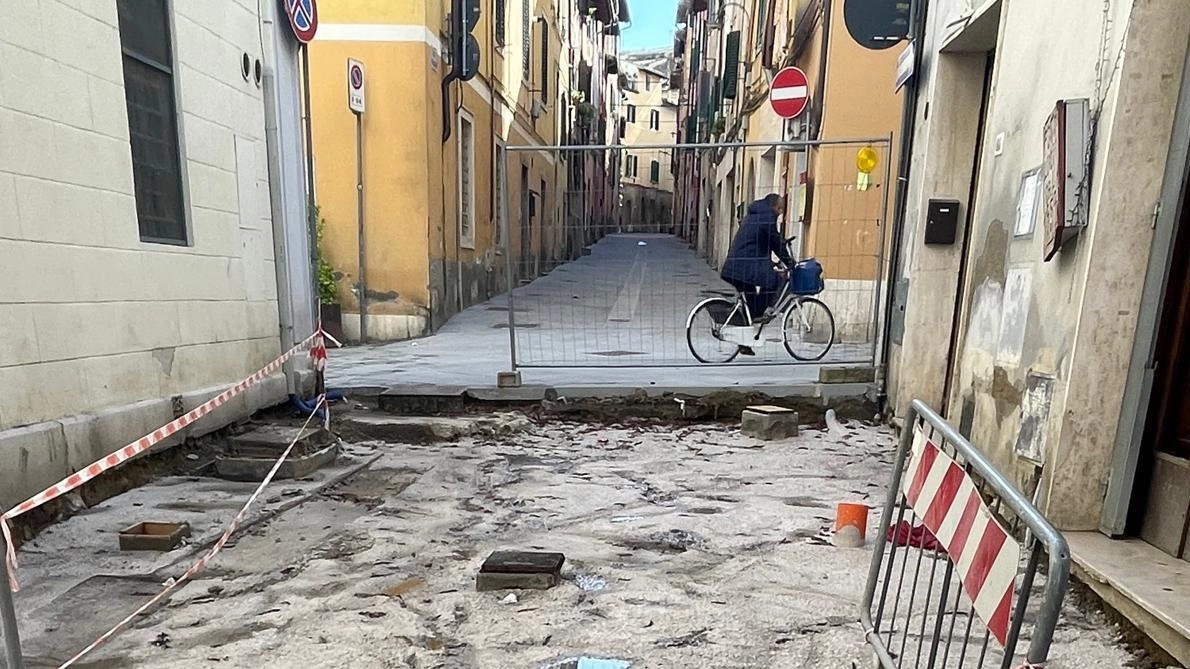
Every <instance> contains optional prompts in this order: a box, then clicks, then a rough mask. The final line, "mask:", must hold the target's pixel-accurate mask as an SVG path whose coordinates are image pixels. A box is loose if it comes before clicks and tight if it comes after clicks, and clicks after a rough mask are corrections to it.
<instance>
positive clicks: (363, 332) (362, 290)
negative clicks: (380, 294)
mask: <svg viewBox="0 0 1190 669" xmlns="http://www.w3.org/2000/svg"><path fill="white" fill-rule="evenodd" d="M355 191H356V208H357V209H356V218H357V220H358V223H359V339H360V342H361V343H363V344H366V343H368V325H367V323H368V280H367V275H368V273H367V260H366V259H365V253H364V249H365V246H364V115H363V114H360V113H358V112H357V113H356V115H355Z"/></svg>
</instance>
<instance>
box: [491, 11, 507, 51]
mask: <svg viewBox="0 0 1190 669" xmlns="http://www.w3.org/2000/svg"><path fill="white" fill-rule="evenodd" d="M494 2H495V4H496V7H495V14H496V44H498V45H499V46H504V45H506V44H508V1H507V0H494Z"/></svg>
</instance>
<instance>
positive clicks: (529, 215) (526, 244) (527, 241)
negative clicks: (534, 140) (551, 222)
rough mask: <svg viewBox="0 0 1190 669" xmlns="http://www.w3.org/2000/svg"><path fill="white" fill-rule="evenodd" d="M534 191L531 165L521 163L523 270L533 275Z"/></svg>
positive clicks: (525, 276) (523, 275)
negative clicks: (530, 171)
mask: <svg viewBox="0 0 1190 669" xmlns="http://www.w3.org/2000/svg"><path fill="white" fill-rule="evenodd" d="M532 198H533V192H532V190H530V188H529V166H528V165H525V164H522V165H521V272H520V278H521V279H527V278H529V277H531V276H532V275H533V274H532V271H531V270H532V268H533V202H532Z"/></svg>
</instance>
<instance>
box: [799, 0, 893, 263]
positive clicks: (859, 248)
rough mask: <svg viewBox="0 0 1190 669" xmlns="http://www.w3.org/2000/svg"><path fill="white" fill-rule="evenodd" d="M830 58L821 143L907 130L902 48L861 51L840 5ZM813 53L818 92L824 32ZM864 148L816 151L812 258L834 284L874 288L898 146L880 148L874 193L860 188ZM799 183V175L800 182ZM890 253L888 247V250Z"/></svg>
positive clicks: (810, 64)
mask: <svg viewBox="0 0 1190 669" xmlns="http://www.w3.org/2000/svg"><path fill="white" fill-rule="evenodd" d="M832 4H833V6H834V14H833V16H832V24H831V30H832V32H833V34H832V35H831V38H830V55H829V57H828V59H827V75H826V81H827V85H826V89H825V100H824V101H823V103H824V110H825V112H824V114H823V123H822V135H821V139H823V140H824V141H830V140H846V139H856V138H872V137H888V136H891V135H892V133H894V132H896V131H897V130H898V129H899V127H900V123H901V104H902V103H901V96H900V94H899V93H897V92H895V91H894V90H893V86H894V77H895V74H896V61H897V55H898V54H899V53H900V52H901V49H902V47H900V46H896V47H893V48H890V49H885V50H882V51H873V50H871V49H866V48H864V47H861V46H860V45H859V44H857V43H856V42H855V40H853V39H852V38H851V36H850V35H849V34H848V33H847V30H846V27H845V26H844V24H843V5H842V3H832ZM813 41H814V43H813V44H812V45H811V48H810V49H809V50H807V54H806V57H805V58H804V59H803V60H804V65H803V67H805V68H809V69H807V70H806V74H807V77H808V78H809V79H810V89H811V91H813V90H815V86H816V83H817V77H818V70H819V67H820V66H819V54H820V53H821V49H820V47H819V45H820V43H821V31H815V33H814V36H813ZM860 148H862V145H846V146H838V145H836V146H824V147H821V148H819V149H817V150H815V151H813V153H812V155H811V159H810V168H809V176H810V178H811V179H812V180H813V183H814V195H813V197H814V203H813V208H812V212H811V214H812V215H811V221H810V227H809V234H808V236H807V240H806V241H807V244H808V247H807V248H808V253H807V255H810V254H812V255H814V256H815V257H817V258H818V259H819V260H820V261H821V262H822V264H823V266H824V268H825V272H826V275H827V277H828V278H832V279H858V280H872V279H875V278H876V277H877V274H878V272H879V271H880V269H879V264H880V261H879V257H878V256H879V253H880V247H881V233H883V235H884V237H885V238H886V239H885V241H887V237H888V235H889V234H890V232H891V228H892V226H891V221H890V218H891V212H892V199H893V192H894V188H893V187H892V186H893V184H888V183H884V181H885V171H886V169H887V168H888V167H889V166H894V167H895V164H896V160H897V155H896V150H895V149H896V147H895V145H886V144H880V143H876V144H873V148H876V149H877V153H878V154H879V160H880V162H879V164H878V165H877V167H876V169H875V170H874V171H873V172H872V174H871V176H870V179H871V186H870V187H869V188H868V189H867V190H861V189H860V188H859V187H858V186H857V179H858V176H859V170H858V168H857V167H856V162H855V159H856V154H857V152H858V151H859V149H860ZM792 176H793V178H797V175H792ZM885 248H886V249H887V244H886V245H885Z"/></svg>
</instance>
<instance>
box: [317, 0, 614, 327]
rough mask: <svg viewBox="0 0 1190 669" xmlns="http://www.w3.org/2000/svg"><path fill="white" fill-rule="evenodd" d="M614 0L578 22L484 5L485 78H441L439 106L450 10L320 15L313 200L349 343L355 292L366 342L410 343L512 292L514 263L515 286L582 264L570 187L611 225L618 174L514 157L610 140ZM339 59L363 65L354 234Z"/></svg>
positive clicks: (510, 1)
mask: <svg viewBox="0 0 1190 669" xmlns="http://www.w3.org/2000/svg"><path fill="white" fill-rule="evenodd" d="M621 2H622V0H620V1H613V0H596V1H593V2H587V3H579V4H583V5H584V6H588V9H589V11H588V12H585V13H584V12H580V11H579V7H578V4H576V3H574V2H572V1H568V0H567V1H563V0H496V1H495V2H485V3H483V5H482V14H481V18H480V20H479V24H478V25H477V26H476V28H475V30H474V31H473V34H474V35H475V36H476V38H477V39H478V41H479V45H480V54H481V55H480V68H479V73H478V75H477V76H476V77H475V78H474V79H471V80H470V81H466V82H454V83H452V84H450V86H449V87H448V89H447V91H446V93H447V95H446V97H445V98H444V96H443V90H442V86H441V83H442V81H443V79H444V77H446V76H447V74H448V72H450V71H451V68H452V66H451V64H450V63H448V62H447V58H448V54H447V53H446V51H448V49H447V47H446V46H445V44H446V40H447V35H448V25H447V13H448V9H449V6H450V3H448V2H441V1H440V0H419V1H417V2H390V3H376V2H370V1H368V0H341V1H340V2H335V3H322V5H320V7H321V12H322V14H321V21H322V27H321V28H320V30H319V36H318V39H317V40H316V42H315V43H314V45H313V48H312V51H311V58H312V60H313V78H312V82H311V88H312V91H313V93H314V110H313V126H314V151H315V165H316V167H317V170H316V173H317V185H316V195H317V199H318V202H319V204H320V207H321V213H322V216H323V217H324V218H325V220H326V225H325V231H326V232H325V238H324V250H325V252H326V256H327V258H328V259H329V261H330V262H331V265H332V266H333V267H334V270H335V276H336V279H337V284H338V289H339V296H340V299H341V301H342V303H343V311H344V314H343V319H344V327H345V330H346V332H347V334H348V336H349V337H350V338H351V339H353V340H357V339H359V337H360V304H361V300H360V298H361V294H362V296H363V297H365V298H366V299H365V300H364V302H365V303H366V308H367V321H366V325H367V327H366V331H367V334H368V338H369V339H374V340H394V339H405V338H409V337H417V336H420V335H423V334H426V333H428V332H431V331H433V330H435V329H436V328H438V327H440V326H441V325H442V324H443V323H445V322H446V320H447V319H448V318H449V317H450V316H451V315H453V314H455V313H457V312H458V311H460V310H462V309H464V308H466V307H469V306H471V305H473V304H477V303H479V302H482V301H485V300H487V299H489V298H491V297H493V296H494V295H496V294H499V293H502V292H504V291H505V290H507V289H508V287H509V281H508V276H509V271H508V265H509V264H510V263H511V264H512V266H513V267H512V271H511V274H512V277H513V280H514V281H516V280H520V279H531V278H535V277H536V276H537V275H538V274H539V273H540V272H542V271H544V270H547V269H549V268H550V267H552V266H553V265H554V264H557V263H559V262H563V261H565V260H568V259H572V258H574V257H577V255H578V254H579V253H580V252H581V249H582V247H583V246H584V245H585V243H587V242H585V241H584V240H583V239H582V238H581V237H582V236H583V235H584V234H586V232H585V231H583V230H581V229H579V228H578V227H577V226H572V225H570V224H569V222H570V220H571V217H570V216H569V214H568V211H569V208H570V207H573V206H578V205H577V204H575V203H572V202H568V198H569V195H568V193H571V192H577V191H581V192H582V193H584V194H585V195H586V196H588V197H590V198H593V201H592V202H591V203H589V205H590V207H589V209H587V211H600V210H603V211H605V212H606V216H610V213H611V206H612V200H613V193H614V182H613V181H610V180H609V176H608V175H609V173H611V174H614V173H615V172H614V166H613V165H610V164H604V165H602V166H601V165H599V164H597V163H596V162H595V161H587V160H586V156H582V155H577V154H571V153H567V152H559V151H555V150H545V149H542V150H533V151H526V150H509V147H515V148H516V149H522V148H532V147H551V146H555V145H559V144H571V143H576V142H577V143H586V142H587V141H589V138H594V137H599V136H603V135H605V134H606V133H605V132H603V131H605V129H606V127H607V124H608V120H609V119H608V114H609V111H611V109H612V107H611V106H610V105H612V104H614V100H610V101H609V96H608V93H610V92H611V90H613V88H614V86H615V81H614V80H615V77H614V73H612V74H611V76H609V72H610V70H611V69H613V68H614V65H615V63H616V45H617V43H618V37H616V36H615V33H616V32H618V23H619V21H620V20H626V12H621V11H620V9H621V7H620V4H621ZM613 28H614V29H616V30H612V29H613ZM348 58H357V59H359V60H360V61H362V62H363V63H364V66H365V71H366V75H365V76H366V91H367V111H366V112H365V114H364V115H363V129H362V135H363V145H364V146H363V155H364V160H365V170H364V172H365V174H364V187H363V192H364V202H365V205H364V207H365V211H364V224H363V230H362V233H361V231H360V229H359V224H358V223H357V202H356V147H355V118H354V115H353V113H352V112H351V111H350V110H349V109H348V106H347V99H346V94H345V89H346V86H347V83H346V67H347V66H346V63H347V59H348ZM609 81H610V82H611V84H610V85H611V87H613V88H609V87H608V82H609ZM576 93H577V94H580V95H577V96H576ZM444 106H445V111H444ZM444 120H445V122H446V127H445V134H444V126H443V124H444ZM612 127H615V126H614V125H613V126H612ZM601 133H602V134H601ZM576 161H577V162H576ZM361 234H362V236H363V238H364V246H365V255H366V259H365V260H366V261H365V267H366V276H363V277H361V276H360V253H359V244H360V237H361ZM591 234H594V233H593V232H592V233H591Z"/></svg>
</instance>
